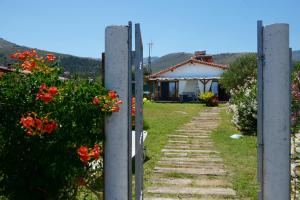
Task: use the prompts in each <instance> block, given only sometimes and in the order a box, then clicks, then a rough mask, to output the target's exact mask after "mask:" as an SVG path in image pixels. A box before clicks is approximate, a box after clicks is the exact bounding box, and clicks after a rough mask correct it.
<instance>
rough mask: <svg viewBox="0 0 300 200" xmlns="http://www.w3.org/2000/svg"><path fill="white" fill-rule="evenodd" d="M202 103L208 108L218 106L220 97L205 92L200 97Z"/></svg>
mask: <svg viewBox="0 0 300 200" xmlns="http://www.w3.org/2000/svg"><path fill="white" fill-rule="evenodd" d="M199 99H200V101H202V102H204V103H205V104H206V106H218V104H219V101H218V97H216V96H215V94H214V93H213V92H204V93H201V94H200V95H199Z"/></svg>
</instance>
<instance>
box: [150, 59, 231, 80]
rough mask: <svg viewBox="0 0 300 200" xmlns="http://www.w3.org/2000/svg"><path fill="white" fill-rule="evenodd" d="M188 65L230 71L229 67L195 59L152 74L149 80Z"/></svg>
mask: <svg viewBox="0 0 300 200" xmlns="http://www.w3.org/2000/svg"><path fill="white" fill-rule="evenodd" d="M188 63H191V64H194V63H195V64H203V65H209V66H212V67H217V68H220V69H223V70H227V69H228V66H227V65H220V64H216V63H212V62H205V61H201V60H196V59H194V58H193V57H192V58H191V59H189V60H186V61H184V62H182V63H179V64H176V65H174V66H171V67H168V68H167V69H163V70H161V71H159V72H156V73H154V74H151V75H149V76H148V78H155V77H157V76H159V75H161V74H164V73H166V72H169V71H173V70H174V69H176V68H178V67H181V66H184V65H186V64H188Z"/></svg>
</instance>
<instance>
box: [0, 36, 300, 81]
mask: <svg viewBox="0 0 300 200" xmlns="http://www.w3.org/2000/svg"><path fill="white" fill-rule="evenodd" d="M26 49H29V47H25V46H20V45H17V44H14V43H11V42H8V41H6V40H4V39H2V38H0V66H1V65H3V66H7V65H8V64H10V63H13V62H14V60H12V59H11V58H9V55H10V54H11V53H14V52H16V51H17V50H19V51H23V50H26ZM37 51H38V54H39V55H42V56H43V55H45V54H46V53H53V54H55V55H56V57H57V58H58V60H59V63H60V65H61V66H62V67H63V68H64V71H65V72H70V73H71V74H78V75H79V76H81V77H91V78H96V77H98V76H100V71H101V67H102V66H101V60H100V59H94V58H84V57H77V56H72V55H68V54H61V53H56V52H49V51H45V50H39V49H37ZM245 54H247V52H244V53H221V54H214V55H212V56H213V59H214V62H215V63H218V64H227V65H228V64H231V63H232V62H233V61H234V60H235V59H236V58H238V57H241V56H242V55H245ZM192 56H193V54H192V53H186V52H178V53H170V54H167V55H164V56H162V57H157V56H156V57H151V69H152V72H158V71H160V70H162V69H165V68H167V67H170V66H173V65H176V64H178V63H180V62H183V61H185V60H188V59H189V58H191V57H192ZM293 61H294V62H295V61H300V50H297V51H293ZM144 64H145V65H146V66H147V65H148V57H145V58H144Z"/></svg>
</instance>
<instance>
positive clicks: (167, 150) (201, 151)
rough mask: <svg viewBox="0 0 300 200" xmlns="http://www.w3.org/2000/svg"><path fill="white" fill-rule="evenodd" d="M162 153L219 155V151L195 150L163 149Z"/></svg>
mask: <svg viewBox="0 0 300 200" xmlns="http://www.w3.org/2000/svg"><path fill="white" fill-rule="evenodd" d="M161 151H162V152H174V153H209V154H211V153H212V154H219V152H218V151H215V150H207V149H205V150H203V149H201V150H195V149H183V150H180V149H162V150H161Z"/></svg>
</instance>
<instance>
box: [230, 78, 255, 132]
mask: <svg viewBox="0 0 300 200" xmlns="http://www.w3.org/2000/svg"><path fill="white" fill-rule="evenodd" d="M256 94H257V86H256V79H254V78H253V79H251V80H249V81H247V82H246V83H245V84H244V85H243V86H240V87H238V88H237V89H232V90H231V91H230V95H231V99H230V106H229V110H230V111H231V112H232V113H233V118H232V122H233V123H234V124H235V125H236V126H237V128H238V129H239V130H241V131H242V132H243V133H244V134H250V135H255V134H256V126H257V125H256V124H257V116H256V115H257V100H256Z"/></svg>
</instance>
